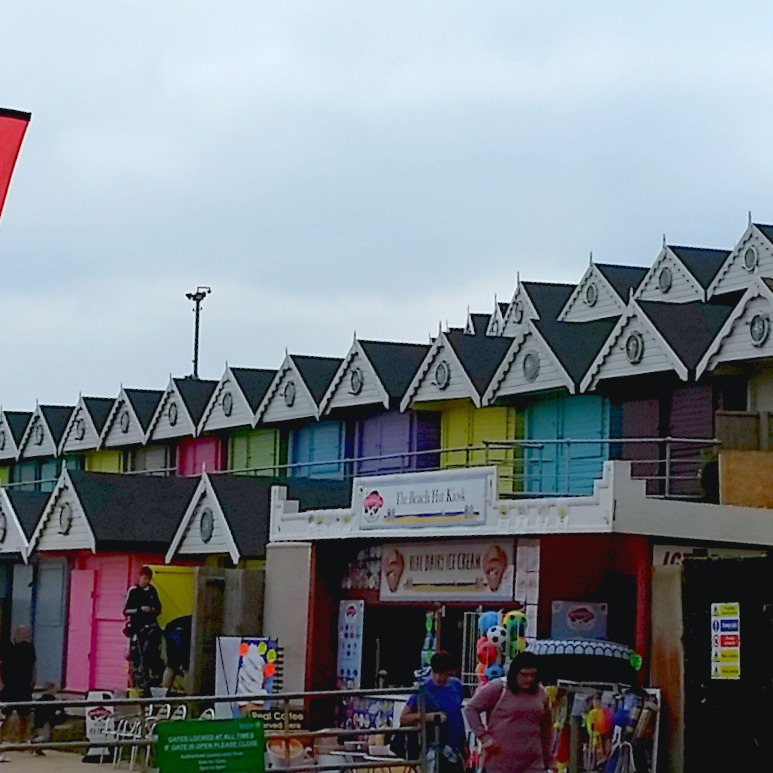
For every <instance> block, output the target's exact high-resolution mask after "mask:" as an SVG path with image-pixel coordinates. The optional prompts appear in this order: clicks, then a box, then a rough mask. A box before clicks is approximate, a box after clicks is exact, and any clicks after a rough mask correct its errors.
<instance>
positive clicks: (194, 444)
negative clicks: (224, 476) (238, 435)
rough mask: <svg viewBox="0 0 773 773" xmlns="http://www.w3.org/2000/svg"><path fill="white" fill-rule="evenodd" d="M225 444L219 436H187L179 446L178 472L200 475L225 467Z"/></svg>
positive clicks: (180, 473)
mask: <svg viewBox="0 0 773 773" xmlns="http://www.w3.org/2000/svg"><path fill="white" fill-rule="evenodd" d="M223 456H224V455H223V444H222V442H221V440H220V438H218V437H200V438H187V439H185V440H181V441H180V443H179V445H178V446H177V474H178V475H184V476H185V475H200V474H201V472H202V470H203V469H204V467H205V466H206V470H207V472H213V471H215V470H222V469H223Z"/></svg>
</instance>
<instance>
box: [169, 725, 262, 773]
mask: <svg viewBox="0 0 773 773" xmlns="http://www.w3.org/2000/svg"><path fill="white" fill-rule="evenodd" d="M157 732H158V743H157V745H156V760H157V762H158V769H159V771H160V773H247V771H249V773H262V771H264V770H265V766H264V760H263V755H264V752H265V748H266V742H265V735H264V732H263V723H262V722H260V721H259V720H256V719H251V718H249V717H248V718H244V719H216V720H212V721H203V722H202V721H201V720H198V719H192V720H185V721H182V722H161V723H159V725H158V727H157Z"/></svg>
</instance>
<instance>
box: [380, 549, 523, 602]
mask: <svg viewBox="0 0 773 773" xmlns="http://www.w3.org/2000/svg"><path fill="white" fill-rule="evenodd" d="M513 553H514V542H513V540H512V539H485V540H466V541H461V540H451V541H449V540H444V541H443V542H407V543H402V544H393V545H384V547H383V548H382V551H381V588H380V598H381V600H382V601H438V600H443V601H512V600H513V583H514V577H515V565H514V559H513Z"/></svg>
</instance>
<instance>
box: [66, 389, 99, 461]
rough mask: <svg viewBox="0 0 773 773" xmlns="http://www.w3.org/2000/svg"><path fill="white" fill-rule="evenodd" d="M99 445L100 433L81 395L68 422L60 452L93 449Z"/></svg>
mask: <svg viewBox="0 0 773 773" xmlns="http://www.w3.org/2000/svg"><path fill="white" fill-rule="evenodd" d="M98 445H99V434H98V433H97V430H96V427H95V426H94V420H93V419H92V418H91V415H90V414H89V412H88V410H86V405H85V403H84V402H83V398H82V397H81V398H80V399H79V400H78V404H77V405H76V406H75V410H73V412H72V416H70V420H69V421H68V422H67V427H66V428H65V430H64V434H63V435H62V440H61V442H60V443H59V452H60V453H71V452H74V451H93V450H94V449H96V447H97V446H98Z"/></svg>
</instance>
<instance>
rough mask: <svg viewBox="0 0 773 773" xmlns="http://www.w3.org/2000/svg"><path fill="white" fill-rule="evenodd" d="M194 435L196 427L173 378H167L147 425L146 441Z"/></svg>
mask: <svg viewBox="0 0 773 773" xmlns="http://www.w3.org/2000/svg"><path fill="white" fill-rule="evenodd" d="M195 435H196V427H195V426H194V424H193V422H192V421H191V417H190V414H189V413H188V409H187V408H186V407H185V402H184V401H183V399H182V396H181V395H180V390H179V389H177V384H175V382H174V379H169V385H168V386H167V388H166V390H165V391H164V394H163V396H162V398H161V402H160V403H159V404H158V408H156V412H155V413H154V414H153V419H152V420H151V422H150V426H149V427H148V432H147V435H146V442H147V441H148V440H151V441H158V440H170V439H172V438H179V437H192V436H195Z"/></svg>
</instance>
